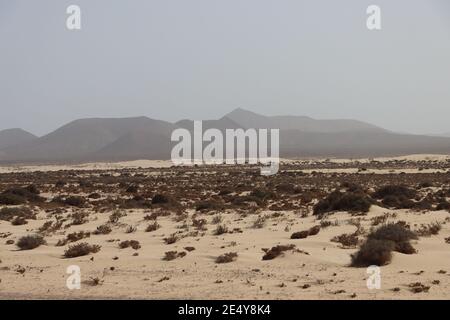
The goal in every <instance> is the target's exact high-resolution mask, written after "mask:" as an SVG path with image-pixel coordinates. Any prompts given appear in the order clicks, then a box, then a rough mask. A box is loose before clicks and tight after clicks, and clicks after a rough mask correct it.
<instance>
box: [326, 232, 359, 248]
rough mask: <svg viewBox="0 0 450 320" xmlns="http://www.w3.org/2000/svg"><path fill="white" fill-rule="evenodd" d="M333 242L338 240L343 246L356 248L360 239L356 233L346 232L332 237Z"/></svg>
mask: <svg viewBox="0 0 450 320" xmlns="http://www.w3.org/2000/svg"><path fill="white" fill-rule="evenodd" d="M331 241H332V242H338V243H340V244H341V245H342V247H343V248H356V246H357V245H358V242H359V239H358V236H357V235H356V234H354V233H344V234H341V235H339V236H335V237H333V238H332V239H331Z"/></svg>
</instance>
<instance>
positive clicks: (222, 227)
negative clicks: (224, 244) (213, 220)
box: [214, 224, 228, 236]
mask: <svg viewBox="0 0 450 320" xmlns="http://www.w3.org/2000/svg"><path fill="white" fill-rule="evenodd" d="M225 233H228V227H227V226H226V225H224V224H219V225H218V226H217V228H216V230H214V234H215V235H216V236H220V235H221V234H225Z"/></svg>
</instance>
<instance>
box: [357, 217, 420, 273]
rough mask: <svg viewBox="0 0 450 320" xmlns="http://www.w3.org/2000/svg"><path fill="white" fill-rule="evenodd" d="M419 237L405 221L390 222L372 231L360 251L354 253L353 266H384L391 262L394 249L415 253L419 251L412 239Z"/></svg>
mask: <svg viewBox="0 0 450 320" xmlns="http://www.w3.org/2000/svg"><path fill="white" fill-rule="evenodd" d="M413 239H417V234H416V233H414V232H412V231H411V230H409V229H408V228H407V227H406V226H405V224H404V223H401V222H397V223H389V224H385V225H383V226H381V227H379V228H378V229H376V230H374V231H372V232H371V233H370V234H369V235H368V236H367V240H366V242H364V243H363V244H362V245H361V247H360V249H359V251H358V252H357V253H355V254H354V255H352V264H351V265H352V266H355V267H367V266H370V265H377V266H383V265H386V264H388V263H390V261H391V259H392V251H397V252H400V253H404V254H413V253H416V252H417V251H416V250H415V249H414V248H413V246H412V245H411V243H410V240H413Z"/></svg>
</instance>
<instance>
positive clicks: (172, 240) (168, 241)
mask: <svg viewBox="0 0 450 320" xmlns="http://www.w3.org/2000/svg"><path fill="white" fill-rule="evenodd" d="M177 241H178V237H177V235H176V234H175V233H173V234H171V235H170V236H168V237H167V238H164V242H165V243H166V244H173V243H175V242H177Z"/></svg>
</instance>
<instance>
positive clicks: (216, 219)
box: [211, 214, 223, 224]
mask: <svg viewBox="0 0 450 320" xmlns="http://www.w3.org/2000/svg"><path fill="white" fill-rule="evenodd" d="M222 220H223V219H222V216H221V215H220V214H218V215H215V216H214V217H213V218H212V220H211V223H212V224H219V223H221V222H222Z"/></svg>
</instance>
